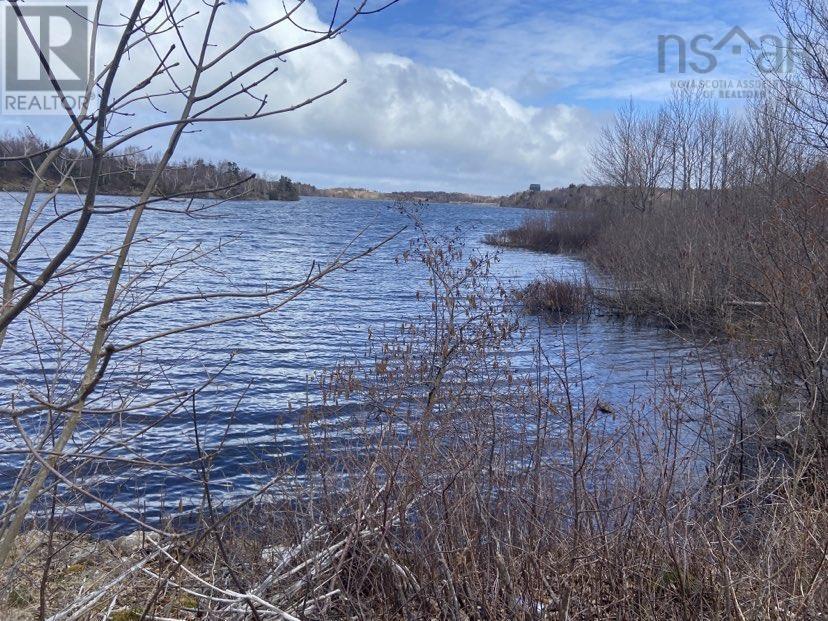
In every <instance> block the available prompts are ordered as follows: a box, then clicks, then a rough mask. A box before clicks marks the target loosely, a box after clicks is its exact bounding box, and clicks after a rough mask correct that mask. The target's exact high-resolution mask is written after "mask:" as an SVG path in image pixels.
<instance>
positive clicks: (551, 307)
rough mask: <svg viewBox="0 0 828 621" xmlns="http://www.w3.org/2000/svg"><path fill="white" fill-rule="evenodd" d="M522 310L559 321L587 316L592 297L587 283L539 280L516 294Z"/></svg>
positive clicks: (589, 311)
mask: <svg viewBox="0 0 828 621" xmlns="http://www.w3.org/2000/svg"><path fill="white" fill-rule="evenodd" d="M516 298H517V299H518V300H519V301H520V302H521V303H522V304H523V308H524V310H525V311H526V312H527V313H529V314H531V315H536V314H540V313H546V314H549V315H551V316H552V317H555V318H558V319H561V318H564V317H571V316H575V315H579V316H589V315H590V314H591V312H592V304H593V300H594V295H593V291H592V286H591V285H590V284H589V282H588V281H577V282H576V281H572V280H557V279H555V278H551V277H548V278H539V279H537V280H534V281H532V282H531V283H529V284H528V285H526V286H525V287H524V288H523V289H521V290H520V291H518V292H517V293H516Z"/></svg>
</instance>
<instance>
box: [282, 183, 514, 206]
mask: <svg viewBox="0 0 828 621" xmlns="http://www.w3.org/2000/svg"><path fill="white" fill-rule="evenodd" d="M296 185H297V188H298V189H299V193H300V194H301V195H302V196H326V197H329V198H353V199H358V200H386V201H403V202H410V201H423V202H430V203H487V204H497V203H498V202H499V201H500V199H499V198H496V197H493V196H481V195H478V194H465V193H463V192H439V191H425V190H424V191H413V192H377V191H375V190H366V189H365V188H323V189H320V188H317V187H315V186H312V185H309V184H306V183H298V184H296Z"/></svg>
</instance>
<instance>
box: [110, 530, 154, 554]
mask: <svg viewBox="0 0 828 621" xmlns="http://www.w3.org/2000/svg"><path fill="white" fill-rule="evenodd" d="M157 543H158V535H156V534H155V533H145V532H142V531H140V530H136V531H135V532H134V533H131V534H129V535H126V536H124V537H120V538H118V539H116V540H115V541H114V542H113V545H114V546H115V549H116V550H118V552H120V553H121V554H123V555H124V556H132V555H133V554H137V553H138V552H141V551H143V550H153V549H154V548H155V546H156V544H157Z"/></svg>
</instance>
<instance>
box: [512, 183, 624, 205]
mask: <svg viewBox="0 0 828 621" xmlns="http://www.w3.org/2000/svg"><path fill="white" fill-rule="evenodd" d="M607 196H608V190H607V189H606V188H602V187H598V186H591V185H583V184H582V185H575V184H574V183H573V184H572V185H569V186H568V187H565V188H555V189H554V190H541V191H538V192H532V191H530V190H526V191H524V192H517V193H515V194H512V195H510V196H504V197H502V198H501V199H500V201H499V204H500V206H501V207H521V208H523V209H565V208H569V207H588V206H591V205H595V204H596V203H601V202H604V201H606V200H607Z"/></svg>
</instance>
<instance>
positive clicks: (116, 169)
mask: <svg viewBox="0 0 828 621" xmlns="http://www.w3.org/2000/svg"><path fill="white" fill-rule="evenodd" d="M48 147H49V145H48V144H47V143H46V142H44V141H43V140H41V139H40V138H38V137H36V136H33V135H30V134H19V135H6V136H2V137H0V153H2V155H3V156H4V157H8V156H25V155H29V157H27V158H26V159H24V160H16V161H3V160H0V190H5V191H15V190H17V191H26V190H27V189H28V187H29V183H30V182H31V179H32V176H33V174H34V171H35V170H36V169H37V168H38V166H39V165H40V164H41V163H42V162H43V160H44V158H45V157H46V156H45V155H44V154H43V153H42V152H44V151H46V150H47V149H48ZM157 163H158V156H157V155H148V154H147V153H146V151H143V150H137V149H131V150H125V151H122V152H115V153H112V154H111V155H110V156H108V157H106V158H105V159H104V160H103V162H102V167H103V170H102V172H101V175H100V178H99V182H98V183H99V187H100V191H101V192H102V193H104V194H114V195H126V196H131V195H137V194H139V193H140V192H141V190H142V189H143V188H144V187H146V185H147V182H148V180H149V177H150V175H151V174H152V171H153V170H154V169H155V167H156V165H157ZM91 166H92V159H91V157H90V156H89V155H88V153H87V152H86V151H85V150H83V149H81V148H69V149H66V150H65V151H64V152H63V153H62V155H61V157H60V158H59V159H58V160H57V161H56V162H55V164H54V165H53V166H51V167H50V168H49V170H48V172H47V173H46V178H45V183H46V187H47V188H48V189H50V190H53V189H55V188H58V187H59V188H60V189H61V191H65V192H75V191H77V192H84V191H85V190H86V189H87V184H88V180H89V178H90V174H91ZM299 187H301V184H296V183H294V182H293V181H291V180H290V179H289V178H287V177H285V176H282V177H281V178H279V179H278V180H270V179H266V178H259V177H256V176H255V175H254V174H253V173H252V172H251V171H250V170H248V169H246V168H242V167H241V166H239V165H238V164H237V163H236V162H232V161H226V160H225V161H220V162H218V163H214V162H208V161H205V160H203V159H201V158H199V159H195V160H193V159H184V160H180V161H178V162H176V163H174V164H171V165H169V166H167V168H166V169H165V170H164V172H163V173H162V176H161V179H160V180H159V181H158V183H157V184H156V189H157V191H158V194H159V195H161V196H171V197H172V196H176V197H180V196H185V197H186V196H204V197H211V198H241V199H249V200H283V201H294V200H299V195H300V192H299Z"/></svg>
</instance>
